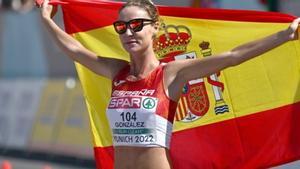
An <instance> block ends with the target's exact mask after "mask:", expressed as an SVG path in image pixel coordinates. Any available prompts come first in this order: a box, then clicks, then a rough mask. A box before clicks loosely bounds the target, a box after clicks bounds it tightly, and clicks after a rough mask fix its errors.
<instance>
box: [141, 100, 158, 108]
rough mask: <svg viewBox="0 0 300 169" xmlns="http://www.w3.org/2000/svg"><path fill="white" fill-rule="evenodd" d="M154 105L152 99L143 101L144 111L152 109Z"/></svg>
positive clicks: (154, 102)
mask: <svg viewBox="0 0 300 169" xmlns="http://www.w3.org/2000/svg"><path fill="white" fill-rule="evenodd" d="M155 105H156V101H155V100H154V99H152V98H146V99H144V100H143V107H144V109H153V108H154V107H155Z"/></svg>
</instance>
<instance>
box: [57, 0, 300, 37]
mask: <svg viewBox="0 0 300 169" xmlns="http://www.w3.org/2000/svg"><path fill="white" fill-rule="evenodd" d="M51 3H52V4H54V5H55V4H56V5H57V4H60V5H63V6H64V7H63V12H64V19H65V27H66V31H67V32H68V33H76V32H84V31H88V30H91V29H96V28H99V27H104V26H109V25H112V23H113V22H114V21H115V20H117V17H118V9H119V8H120V7H121V5H122V3H120V2H109V1H100V0H98V1H91V0H72V1H71V0H66V1H59V0H54V1H52V2H51ZM87 6H88V8H87ZM159 11H160V14H161V15H164V16H174V17H186V18H198V19H212V20H227V21H243V22H276V23H287V22H291V21H292V20H293V19H295V17H294V16H291V15H287V14H282V13H275V12H262V11H245V10H227V9H201V8H190V7H169V6H159ZM182 11H184V12H182ZM86 18H89V19H86ZM75 25H76V26H75Z"/></svg>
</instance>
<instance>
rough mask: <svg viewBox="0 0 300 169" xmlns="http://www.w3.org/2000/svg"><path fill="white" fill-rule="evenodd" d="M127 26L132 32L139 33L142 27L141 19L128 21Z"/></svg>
mask: <svg viewBox="0 0 300 169" xmlns="http://www.w3.org/2000/svg"><path fill="white" fill-rule="evenodd" d="M129 26H130V28H131V29H132V30H133V31H134V32H138V31H141V30H142V29H143V26H144V25H143V20H141V19H135V20H132V21H130V23H129Z"/></svg>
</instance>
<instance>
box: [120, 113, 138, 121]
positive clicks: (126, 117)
mask: <svg viewBox="0 0 300 169" xmlns="http://www.w3.org/2000/svg"><path fill="white" fill-rule="evenodd" d="M120 116H121V118H122V121H136V120H137V118H136V112H134V113H130V112H122V113H121V114H120Z"/></svg>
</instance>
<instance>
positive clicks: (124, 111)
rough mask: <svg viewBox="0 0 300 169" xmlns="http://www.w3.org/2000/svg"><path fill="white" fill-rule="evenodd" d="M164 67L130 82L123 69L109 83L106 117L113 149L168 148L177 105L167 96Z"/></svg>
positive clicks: (127, 70)
mask: <svg viewBox="0 0 300 169" xmlns="http://www.w3.org/2000/svg"><path fill="white" fill-rule="evenodd" d="M163 69H164V66H163V65H159V66H158V67H157V68H156V69H154V70H153V71H152V72H151V73H150V74H149V75H148V76H147V77H146V78H143V79H141V80H138V81H129V80H128V78H127V77H128V75H129V71H130V66H126V67H125V68H124V69H123V70H121V71H120V73H119V74H118V75H117V76H116V77H115V78H114V80H113V82H112V86H113V87H112V93H111V99H110V102H109V104H108V108H107V117H108V119H109V123H110V127H111V129H112V133H113V143H114V146H139V147H156V146H161V147H167V148H169V146H170V138H171V133H172V123H173V119H174V116H175V112H176V107H177V103H176V102H174V101H172V100H170V99H169V98H168V96H167V95H166V92H165V89H164V84H163V72H164V71H163Z"/></svg>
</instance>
